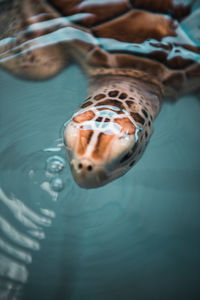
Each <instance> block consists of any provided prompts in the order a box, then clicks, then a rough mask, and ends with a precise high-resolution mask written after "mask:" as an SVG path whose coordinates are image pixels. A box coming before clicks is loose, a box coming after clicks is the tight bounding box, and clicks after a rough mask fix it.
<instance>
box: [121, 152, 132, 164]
mask: <svg viewBox="0 0 200 300" xmlns="http://www.w3.org/2000/svg"><path fill="white" fill-rule="evenodd" d="M132 154H133V152H128V153H126V154H125V155H124V156H123V157H122V158H121V159H120V163H124V162H125V161H126V160H128V159H129V158H130V157H131V156H132Z"/></svg>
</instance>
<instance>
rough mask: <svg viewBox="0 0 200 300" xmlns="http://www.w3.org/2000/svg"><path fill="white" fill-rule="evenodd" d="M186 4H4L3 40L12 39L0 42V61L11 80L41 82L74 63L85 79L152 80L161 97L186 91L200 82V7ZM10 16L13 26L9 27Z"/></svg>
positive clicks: (141, 0)
mask: <svg viewBox="0 0 200 300" xmlns="http://www.w3.org/2000/svg"><path fill="white" fill-rule="evenodd" d="M4 3H7V4H5V5H4ZM192 3H193V1H192V0H191V3H190V4H187V5H185V4H183V3H180V1H179V4H176V3H175V2H174V1H173V0H166V1H164V2H163V1H162V2H161V1H158V0H134V1H131V0H130V1H128V0H104V1H98V0H85V1H83V0H48V1H42V0H34V1H33V0H26V1H25V0H23V1H22V2H21V1H12V3H11V2H10V1H5V2H3V3H2V4H0V8H2V10H1V11H2V14H1V13H0V25H1V26H0V27H1V28H3V30H1V31H2V32H0V34H1V38H8V37H10V36H13V35H14V37H15V40H14V45H13V44H12V43H13V42H12V40H13V39H11V43H10V40H9V39H6V43H2V46H1V45H0V54H1V53H2V54H1V56H0V63H1V65H2V66H3V67H5V68H6V69H8V70H10V71H11V72H12V73H14V74H16V75H19V76H23V77H26V78H33V79H44V78H47V77H49V76H53V75H55V74H56V73H57V72H58V71H60V70H61V69H62V68H63V67H65V66H66V65H67V63H68V62H69V59H70V58H74V59H75V60H79V61H80V62H81V63H82V65H83V66H84V67H85V70H86V72H88V73H89V75H91V76H92V75H95V74H96V75H98V74H101V73H102V74H106V73H107V74H120V75H127V76H135V77H140V78H142V79H143V80H144V81H145V80H146V81H149V80H151V81H154V80H156V81H157V83H161V84H162V86H164V88H165V91H164V92H165V94H174V93H179V91H180V89H181V90H182V91H183V92H185V89H186V90H187V89H188V87H189V88H190V87H191V89H194V88H195V87H197V86H199V78H200V67H199V65H200V38H199V37H200V34H199V33H200V29H199V27H200V8H199V9H198V8H197V9H196V11H194V8H195V7H194V6H193V5H192ZM8 4H9V5H10V7H9V5H8ZM3 8H4V9H3ZM1 11H0V12H1ZM16 15H17V16H18V18H17V19H16ZM13 17H14V21H12V22H10V24H14V25H13V26H10V25H9V26H7V23H8V20H10V19H11V18H13ZM35 25H36V26H35ZM8 40H9V41H8ZM7 42H8V44H7ZM1 58H2V60H1ZM10 58H11V59H10Z"/></svg>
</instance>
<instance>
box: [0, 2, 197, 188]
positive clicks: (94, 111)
mask: <svg viewBox="0 0 200 300" xmlns="http://www.w3.org/2000/svg"><path fill="white" fill-rule="evenodd" d="M0 39H1V43H0V66H1V67H2V68H4V69H5V70H7V71H9V72H11V73H12V74H13V75H15V76H18V77H21V78H24V79H30V80H44V79H48V78H51V77H52V76H55V75H56V74H57V73H58V72H60V71H61V70H63V69H64V68H66V67H67V66H68V65H69V64H70V63H74V62H75V63H78V64H79V65H80V66H81V68H83V70H84V72H85V74H86V75H87V77H88V82H89V90H88V97H87V99H86V100H85V101H84V102H83V104H82V105H81V107H80V108H79V109H78V110H77V111H76V112H75V113H74V114H73V116H72V118H71V120H69V122H68V123H67V125H66V127H65V131H64V146H65V148H66V151H67V158H68V161H69V164H70V167H71V170H72V174H73V177H74V179H75V181H76V182H77V183H78V185H79V186H81V187H83V188H95V187H99V186H102V185H105V184H107V183H108V182H110V181H112V180H114V179H116V178H118V177H120V176H122V175H123V174H125V173H126V172H127V171H128V170H129V169H130V168H132V167H133V166H134V165H135V164H136V162H137V161H138V160H139V158H140V157H141V156H142V153H143V152H144V150H145V148H146V145H147V144H148V141H149V138H150V136H151V134H152V130H153V129H152V128H153V121H154V119H155V118H156V116H157V115H158V113H159V111H160V109H161V106H162V102H163V101H165V100H170V99H175V98H177V97H179V96H180V95H183V94H185V93H190V92H194V91H195V90H198V89H199V88H200V7H199V5H198V1H196V2H195V1H190V2H189V3H188V1H187V4H184V2H182V3H181V1H173V0H166V1H161V0H160V1H158V0H135V1H133V0H130V1H129V0H105V1H98V0H85V1H83V0H73V1H69V0H49V1H42V0H34V1H33V0H7V1H2V2H1V3H0ZM75 84H76V83H75ZM80 100H81V99H80ZM69 101H70V99H69ZM66 110H67V104H66Z"/></svg>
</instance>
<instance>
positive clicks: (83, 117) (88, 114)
mask: <svg viewBox="0 0 200 300" xmlns="http://www.w3.org/2000/svg"><path fill="white" fill-rule="evenodd" d="M94 117H95V113H94V112H93V111H91V110H88V111H85V112H84V113H82V114H78V115H76V116H75V117H74V118H73V121H74V122H76V123H83V122H85V121H89V120H92V119H93V118H94Z"/></svg>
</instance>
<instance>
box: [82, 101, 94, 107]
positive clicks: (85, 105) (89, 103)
mask: <svg viewBox="0 0 200 300" xmlns="http://www.w3.org/2000/svg"><path fill="white" fill-rule="evenodd" d="M91 104H92V102H91V101H87V102H85V103H83V105H81V108H85V107H88V106H90V105H91Z"/></svg>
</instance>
